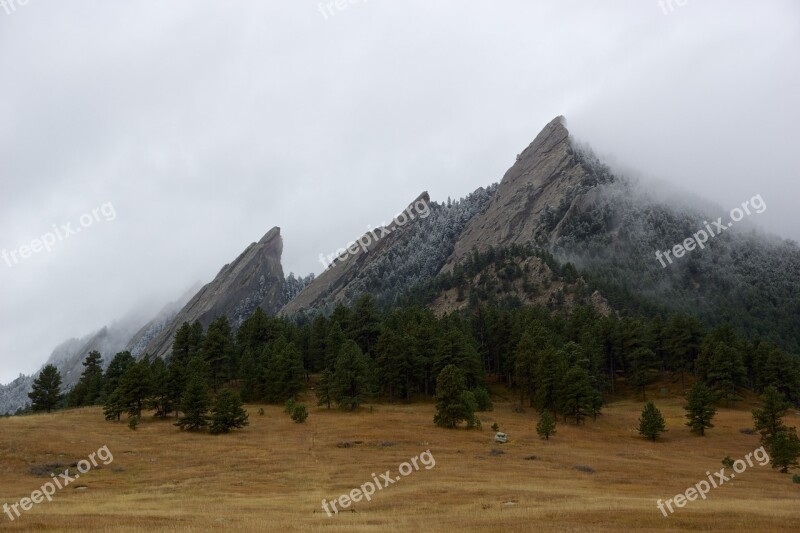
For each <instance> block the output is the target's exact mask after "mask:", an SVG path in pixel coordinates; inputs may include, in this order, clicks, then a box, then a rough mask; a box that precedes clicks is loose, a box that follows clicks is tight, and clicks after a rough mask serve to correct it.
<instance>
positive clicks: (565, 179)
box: [442, 116, 588, 272]
mask: <svg viewBox="0 0 800 533" xmlns="http://www.w3.org/2000/svg"><path fill="white" fill-rule="evenodd" d="M587 174H588V172H587V170H586V169H585V168H584V167H583V166H582V165H581V163H580V162H579V160H578V158H577V157H576V156H575V151H574V150H573V148H572V145H571V142H570V135H569V130H567V127H566V121H565V119H564V117H562V116H559V117H556V118H555V119H553V120H552V121H550V123H549V124H547V125H546V126H545V127H544V129H543V130H542V131H541V132H540V133H539V134H538V135H537V136H536V138H535V139H534V140H533V142H532V143H531V144H530V145H529V146H528V147H527V148H526V149H525V150H524V151H523V152H522V153H521V154H519V155H518V156H517V161H516V162H515V163H514V165H512V167H511V168H509V169H508V171H507V172H506V174H505V175H504V176H503V179H502V180H501V181H500V185H499V186H498V188H497V192H496V193H495V196H494V198H492V201H491V203H490V204H489V207H488V208H487V209H486V211H485V212H484V213H483V214H481V215H480V216H476V217H475V218H473V219H472V220H470V222H469V224H467V227H466V228H465V229H464V232H463V233H462V235H461V238H460V239H459V240H458V242H457V243H456V245H455V249H454V251H453V254H452V255H451V256H450V259H449V260H448V262H447V264H446V265H445V266H444V267H443V269H442V270H443V271H445V272H446V271H451V270H452V268H453V266H454V265H455V264H456V263H458V262H460V261H462V260H463V259H464V258H465V257H466V256H467V255H468V254H469V253H470V252H471V251H472V250H473V249H476V250H478V251H479V252H482V251H485V250H486V249H487V248H488V247H489V246H494V247H496V248H498V247H503V246H509V245H511V244H526V243H529V242H532V241H533V240H534V238H535V236H536V232H537V230H538V229H539V228H540V224H539V222H540V220H541V217H542V215H543V214H544V213H545V210H547V209H548V207H550V208H556V207H558V206H559V205H562V204H563V203H564V202H565V201H567V202H568V201H569V199H570V197H571V196H572V194H573V192H574V191H575V190H577V189H578V188H579V187H580V185H581V184H582V183H583V182H584V180H585V178H586V177H587Z"/></svg>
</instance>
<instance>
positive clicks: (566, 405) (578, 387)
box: [559, 366, 596, 424]
mask: <svg viewBox="0 0 800 533" xmlns="http://www.w3.org/2000/svg"><path fill="white" fill-rule="evenodd" d="M595 396H596V394H595V390H594V389H593V388H592V385H591V381H590V379H589V373H588V372H587V371H586V369H585V368H581V367H579V366H573V367H572V368H571V369H570V370H569V371H568V372H567V374H566V375H565V376H564V380H563V382H562V385H561V390H560V393H559V411H561V414H562V415H563V416H564V419H565V420H566V419H567V417H572V418H574V419H575V423H576V424H580V423H581V420H583V419H584V418H585V417H587V416H591V415H592V405H593V403H594V402H593V401H594V398H595Z"/></svg>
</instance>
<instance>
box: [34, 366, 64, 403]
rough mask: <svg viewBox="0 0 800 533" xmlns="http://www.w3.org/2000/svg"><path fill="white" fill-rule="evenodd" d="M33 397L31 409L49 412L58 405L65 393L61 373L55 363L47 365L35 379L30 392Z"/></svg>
mask: <svg viewBox="0 0 800 533" xmlns="http://www.w3.org/2000/svg"><path fill="white" fill-rule="evenodd" d="M28 398H30V399H31V409H32V410H33V411H34V412H36V411H47V412H48V413H49V412H50V411H52V410H53V409H55V408H56V406H58V404H59V403H60V402H61V400H63V399H64V395H63V394H62V393H61V373H60V372H59V371H58V369H57V368H56V367H55V366H53V365H47V366H45V367H44V368H43V369H42V371H41V372H40V373H39V377H37V378H36V379H35V380H34V381H33V386H32V390H31V392H29V393H28Z"/></svg>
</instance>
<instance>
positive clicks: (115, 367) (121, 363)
mask: <svg viewBox="0 0 800 533" xmlns="http://www.w3.org/2000/svg"><path fill="white" fill-rule="evenodd" d="M135 362H136V359H134V358H133V356H132V355H131V353H130V352H119V353H117V354H116V355H115V356H114V358H113V359H111V363H109V365H108V368H106V373H105V376H104V377H103V391H104V395H105V396H108V395H109V394H111V393H112V392H114V391H115V390H117V388H118V387H119V382H120V379H122V375H123V374H124V373H125V371H126V370H128V367H129V366H131V365H132V364H134V363H135Z"/></svg>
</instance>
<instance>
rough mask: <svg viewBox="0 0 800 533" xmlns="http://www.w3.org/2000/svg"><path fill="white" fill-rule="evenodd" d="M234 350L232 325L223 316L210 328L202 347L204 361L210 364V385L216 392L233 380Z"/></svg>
mask: <svg viewBox="0 0 800 533" xmlns="http://www.w3.org/2000/svg"><path fill="white" fill-rule="evenodd" d="M233 348H234V346H233V340H232V338H231V325H230V322H228V317H226V316H225V315H223V316H221V317H219V318H218V319H216V320H214V322H212V323H211V324H210V325H209V326H208V331H207V332H206V337H205V339H204V340H203V347H202V355H203V359H204V360H205V362H206V363H207V364H208V368H209V372H210V373H209V379H210V384H211V386H212V388H213V389H214V390H217V389H219V387H220V386H222V385H223V384H224V383H227V381H228V380H229V379H230V378H231V367H232V366H233Z"/></svg>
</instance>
